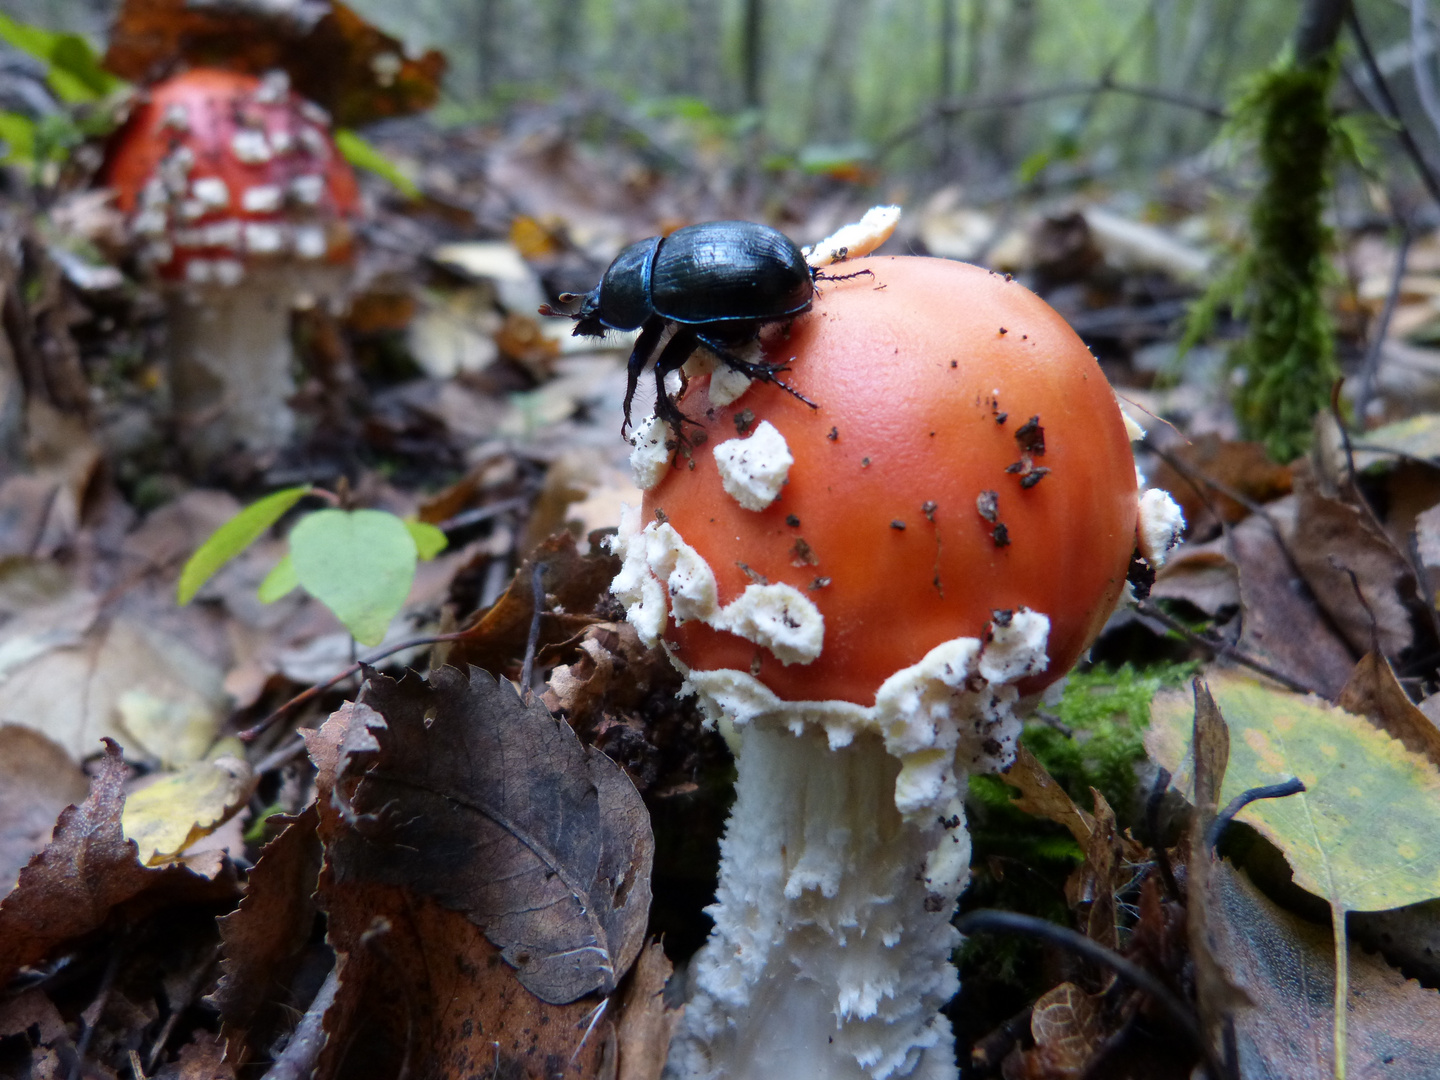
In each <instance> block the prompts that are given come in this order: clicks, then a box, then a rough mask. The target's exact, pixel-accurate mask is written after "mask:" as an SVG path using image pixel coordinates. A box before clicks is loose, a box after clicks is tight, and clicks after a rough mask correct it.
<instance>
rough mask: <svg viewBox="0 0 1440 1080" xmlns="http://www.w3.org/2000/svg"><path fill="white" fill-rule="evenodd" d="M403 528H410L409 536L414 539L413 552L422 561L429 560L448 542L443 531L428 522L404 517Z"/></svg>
mask: <svg viewBox="0 0 1440 1080" xmlns="http://www.w3.org/2000/svg"><path fill="white" fill-rule="evenodd" d="M405 528H407V529H409V530H410V538H411V539H412V540H414V541H415V553H416V554H417V555H419V556H420V559H421V561H422V562H429V561H430V560H431V559H433V558H434V557H435V556H436V555H439V554H440V552H442V551H444V550H445V547H446V545H448V544H449V543H450V541H449V540H447V539H446V538H445V534H444V532H442V531H441V530H440V529H437V528H436V527H435V526H434V525H431V524H429V523H428V522H424V521H416V520H414V519H413V518H406V519H405Z"/></svg>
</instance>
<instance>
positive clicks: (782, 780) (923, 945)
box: [669, 722, 970, 1080]
mask: <svg viewBox="0 0 1440 1080" xmlns="http://www.w3.org/2000/svg"><path fill="white" fill-rule="evenodd" d="M736 757H737V760H736V764H737V768H738V773H739V775H738V779H737V782H736V802H735V808H734V811H733V813H732V815H731V819H730V824H729V826H728V828H727V831H726V835H725V839H724V841H723V842H722V844H721V864H720V887H719V890H718V893H717V902H716V904H715V905H714V906H713V907H711V908H710V909H709V910H710V913H711V914H712V915H713V916H714V918H715V930H714V932H713V934H712V936H711V938H710V940H709V942H708V943H707V944H706V946H705V947H704V949H702V950H701V952H700V953H699V954H698V955H697V957H696V958H695V961H694V963H693V966H692V968H691V977H692V979H693V989H692V997H691V1000H690V1002H689V1004H688V1005H687V1007H686V1011H685V1018H684V1021H683V1026H682V1028H681V1031H680V1033H679V1035H678V1036H677V1039H676V1042H675V1043H674V1045H673V1046H672V1049H671V1056H670V1066H669V1069H670V1074H671V1075H672V1076H682V1077H714V1078H717V1080H718V1078H720V1077H727V1078H733V1080H764V1078H773V1077H784V1078H786V1080H812V1078H813V1080H822V1078H823V1080H848V1078H854V1080H884V1078H886V1077H901V1076H905V1077H926V1078H930V1080H940V1078H952V1080H953V1078H954V1077H955V1076H956V1068H955V1057H954V1054H955V1049H954V1043H953V1039H952V1036H951V1031H950V1024H949V1021H948V1020H946V1019H945V1018H944V1017H943V1016H942V1015H941V1014H940V1011H939V1010H940V1009H941V1007H942V1006H944V1004H945V1003H946V1002H947V1001H948V1000H949V999H950V998H951V997H952V996H954V994H955V992H956V990H957V989H958V988H959V980H958V978H957V975H956V971H955V968H954V966H953V965H952V964H951V962H950V954H951V952H952V951H953V950H954V948H955V946H956V945H957V944H958V943H959V941H960V935H959V934H958V933H957V932H956V931H955V930H954V928H953V927H952V926H951V925H950V916H951V914H952V912H953V911H954V908H955V902H956V900H957V899H958V897H959V895H960V892H961V890H962V889H963V888H964V885H965V881H966V879H967V877H968V866H969V856H970V840H969V835H968V834H967V832H966V830H965V825H964V816H963V815H964V810H963V806H962V803H961V799H962V798H963V788H964V782H965V777H964V776H963V775H962V776H959V777H957V781H958V783H957V785H956V789H955V790H956V792H957V793H956V794H955V795H954V796H953V797H952V798H951V799H950V800H949V805H948V806H946V807H943V808H937V809H939V810H940V812H938V813H937V812H934V811H933V810H932V811H929V812H925V813H923V814H919V815H916V816H915V817H914V818H911V819H907V818H906V817H904V816H902V814H901V813H900V811H899V810H898V809H897V808H896V805H895V792H896V779H897V777H898V776H899V774H900V766H901V763H900V761H899V759H897V758H895V757H894V756H892V755H891V754H889V753H887V751H886V749H885V745H884V741H883V739H882V738H881V736H880V735H879V734H877V733H873V732H863V733H859V734H857V735H856V737H855V738H854V740H853V741H851V742H850V743H849V745H846V746H841V747H837V748H834V749H832V748H831V746H830V744H829V741H828V740H827V738H826V735H825V732H824V731H823V730H821V729H819V728H818V727H816V726H813V725H805V726H804V727H803V728H802V730H801V731H800V733H799V734H798V735H797V734H793V733H792V732H791V731H790V730H788V729H787V728H786V727H784V726H781V725H779V724H773V723H764V722H761V723H755V724H751V725H747V726H746V727H745V729H744V734H743V743H742V745H741V747H740V749H739V752H738V753H737V756H736Z"/></svg>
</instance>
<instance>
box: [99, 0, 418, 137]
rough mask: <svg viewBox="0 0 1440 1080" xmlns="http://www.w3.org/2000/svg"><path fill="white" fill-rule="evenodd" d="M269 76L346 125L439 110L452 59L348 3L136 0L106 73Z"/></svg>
mask: <svg viewBox="0 0 1440 1080" xmlns="http://www.w3.org/2000/svg"><path fill="white" fill-rule="evenodd" d="M177 61H179V62H181V63H184V64H187V65H189V66H191V67H204V66H218V67H225V68H230V69H231V70H237V71H247V72H250V73H252V74H257V75H258V74H263V73H264V72H266V71H269V70H271V69H273V68H280V69H283V70H285V71H287V72H288V73H289V74H290V78H291V81H292V82H293V83H294V85H295V89H296V90H297V91H298V92H299V93H300V94H301V95H302V96H303V97H306V98H308V99H309V100H311V101H314V102H316V103H317V104H320V105H322V106H324V107H325V108H326V109H328V110H329V111H330V112H331V113H332V114H334V117H335V120H336V122H337V123H338V124H341V125H345V126H349V125H356V124H364V123H370V122H373V121H375V120H382V119H385V118H386V117H391V116H405V115H408V114H410V113H415V112H420V111H423V110H424V109H428V108H429V107H430V106H431V105H433V104H434V103H435V101H436V99H437V97H438V95H439V80H440V76H441V75H442V74H443V73H444V71H445V59H444V57H443V56H441V54H440V53H438V52H436V51H435V50H433V49H432V50H430V51H429V52H427V53H425V54H424V55H423V56H421V57H419V58H418V59H416V58H411V57H408V56H406V55H405V49H404V46H403V45H401V43H400V42H399V41H398V40H396V39H395V38H393V37H391V36H390V35H388V34H385V33H383V32H382V31H380V30H378V29H377V28H376V27H374V26H372V25H371V24H370V23H368V22H366V21H365V20H364V19H362V18H361V17H360V16H359V15H358V14H356V13H355V12H354V11H353V10H352V9H350V8H349V7H347V6H345V5H344V4H343V3H340V2H339V0H308V2H303V3H288V4H286V3H258V2H250V3H246V2H244V0H240V2H234V3H225V4H221V3H215V2H191V0H126V3H125V4H124V6H123V7H122V8H121V10H120V14H119V16H118V17H117V19H116V21H115V25H114V26H113V27H112V29H111V34H110V47H109V50H108V51H107V52H106V54H105V66H106V68H108V69H109V70H110V71H113V72H114V73H115V74H117V75H120V76H121V77H123V78H126V79H130V80H131V81H133V82H140V83H145V82H152V81H154V80H156V79H157V78H159V77H162V76H163V75H164V74H166V73H167V71H168V70H169V69H171V68H173V67H174V66H175V64H176V62H177Z"/></svg>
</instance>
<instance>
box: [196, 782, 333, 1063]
mask: <svg viewBox="0 0 1440 1080" xmlns="http://www.w3.org/2000/svg"><path fill="white" fill-rule="evenodd" d="M318 820H319V819H318V815H317V814H316V811H315V808H314V807H313V806H311V807H308V808H307V809H306V810H305V811H304V812H302V813H301V814H300V815H298V816H297V817H295V818H294V819H292V820H291V821H290V822H289V824H287V825H286V826H285V828H284V830H283V831H282V832H281V833H280V835H279V836H277V837H275V839H273V840H271V841H270V843H268V844H266V845H265V848H264V850H262V851H261V853H260V859H259V861H257V862H256V864H255V867H254V869H252V870H251V871H250V874H249V876H248V878H247V880H246V883H245V896H244V898H243V899H241V901H240V906H239V907H238V908H236V909H235V910H234V911H232V912H231V913H230V914H228V915H226V916H224V917H223V918H221V919H219V920H217V922H218V925H219V927H220V939H221V942H222V944H223V959H222V960H221V963H220V971H221V978H220V984H219V986H218V987H216V989H215V992H214V993H213V994H212V995H211V996H210V1002H211V1004H213V1005H214V1006H215V1008H216V1009H218V1010H219V1012H220V1018H221V1019H222V1020H223V1021H224V1022H225V1025H226V1035H227V1044H228V1046H229V1047H230V1048H231V1051H232V1052H233V1055H234V1057H235V1059H236V1060H242V1061H243V1060H245V1059H246V1057H247V1056H248V1055H247V1054H245V1053H244V1051H243V1049H242V1047H243V1046H244V1044H246V1043H247V1042H248V1043H249V1044H250V1046H251V1047H253V1048H254V1049H255V1051H256V1052H257V1053H259V1052H261V1051H262V1050H263V1048H265V1047H267V1046H268V1045H269V1044H270V1041H271V1040H270V1039H266V1040H255V1039H252V1038H250V1030H251V1029H254V1028H256V1027H261V1028H263V1029H264V1031H265V1032H266V1033H267V1034H269V1035H270V1037H271V1039H273V1037H274V1036H275V1035H276V1034H278V1033H279V1032H280V1031H282V1030H285V1029H287V1028H288V1027H289V1026H290V1025H291V1024H292V1023H293V1017H292V1016H291V1015H290V1014H289V1012H288V1010H287V1009H285V1008H284V1005H285V1004H286V1002H284V1001H283V999H281V1000H277V995H276V990H277V988H279V987H285V986H289V984H290V981H291V978H292V977H293V976H294V974H295V970H296V968H297V967H298V966H299V963H300V959H301V950H302V948H303V947H304V946H305V943H306V942H307V941H308V940H309V938H310V935H311V932H312V930H313V929H314V926H315V915H316V907H315V901H314V899H313V894H314V892H315V883H316V880H317V878H318V877H319V874H320V842H319V840H317V839H316V836H315V827H316V824H317V822H318Z"/></svg>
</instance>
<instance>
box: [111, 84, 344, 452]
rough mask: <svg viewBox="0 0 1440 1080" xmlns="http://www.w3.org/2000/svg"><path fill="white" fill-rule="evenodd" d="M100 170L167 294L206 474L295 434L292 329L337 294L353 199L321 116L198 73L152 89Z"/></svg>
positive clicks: (275, 91)
mask: <svg viewBox="0 0 1440 1080" xmlns="http://www.w3.org/2000/svg"><path fill="white" fill-rule="evenodd" d="M111 145H112V149H111V153H110V156H109V160H108V162H107V166H106V177H107V182H108V184H109V185H110V186H111V187H112V188H114V189H115V191H116V192H117V195H118V199H117V201H118V204H119V207H120V209H121V210H122V211H123V212H124V213H125V214H126V215H127V216H128V220H129V227H130V231H131V233H132V235H133V237H134V239H135V241H136V242H137V244H138V250H139V258H140V261H141V262H142V263H143V264H145V265H147V266H148V267H150V268H151V269H153V271H154V272H155V273H156V274H157V275H158V276H159V277H160V278H161V279H162V280H163V281H164V282H166V283H167V285H168V290H167V291H168V293H169V298H170V359H171V367H170V384H171V393H172V397H173V399H174V405H175V408H176V411H177V413H178V414H179V415H180V416H181V417H182V418H185V419H188V420H189V421H190V422H191V424H192V425H193V432H192V437H191V440H190V445H189V447H188V448H189V449H190V450H191V451H192V452H193V453H194V455H195V456H196V458H197V459H198V460H201V461H205V460H208V459H210V458H213V457H215V456H216V455H218V454H221V453H224V452H227V451H229V450H232V449H235V448H236V447H240V448H243V449H246V450H249V451H266V450H270V449H274V448H276V447H279V446H281V445H283V444H284V443H285V442H286V441H287V440H288V439H289V438H290V436H291V435H292V434H293V432H294V429H295V416H294V413H293V412H292V411H291V410H290V407H289V405H288V403H287V399H288V398H289V397H290V396H291V395H292V394H293V393H294V392H295V383H294V376H293V373H292V366H293V363H294V356H293V351H292V349H291V346H290V314H291V310H292V309H293V308H294V307H295V306H296V304H297V301H299V300H300V299H301V298H304V297H309V298H312V299H315V298H322V297H326V296H331V295H335V294H337V293H338V292H339V291H340V289H341V287H342V285H343V282H344V276H345V275H344V266H345V264H347V263H348V262H349V261H350V260H351V258H352V255H353V249H354V242H353V241H354V237H353V230H352V227H351V223H352V220H353V218H354V216H355V215H356V213H357V212H358V209H359V199H360V196H359V188H358V187H357V185H356V182H355V175H354V173H353V172H351V170H350V166H349V165H348V164H346V162H345V160H344V159H343V158H342V157H341V156H340V153H339V151H338V150H337V149H336V147H335V143H334V141H333V140H332V138H331V137H330V121H329V117H328V116H327V115H326V113H325V111H324V110H323V109H321V108H320V107H319V106H317V105H314V104H312V103H310V102H308V101H304V100H302V99H301V98H299V97H298V96H296V95H295V94H293V93H292V92H291V91H290V85H289V80H288V78H287V77H286V76H285V74H284V73H283V72H278V71H277V72H272V73H270V74H268V75H266V76H265V77H263V78H257V77H256V76H253V75H243V74H239V73H236V72H230V71H219V70H213V69H204V68H199V69H196V70H193V71H188V72H186V73H184V74H182V75H178V76H176V77H174V78H172V79H169V80H167V81H165V82H162V83H159V84H157V85H155V86H153V87H151V88H150V89H149V90H148V91H147V92H146V94H145V97H144V99H143V100H142V102H141V104H140V105H139V106H138V107H137V108H136V109H135V111H134V112H133V113H132V115H131V116H130V118H129V120H128V122H127V123H126V124H125V126H124V127H123V128H122V129H121V131H120V132H119V133H118V134H117V135H116V137H115V139H114V141H113V142H112V144H111Z"/></svg>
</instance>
